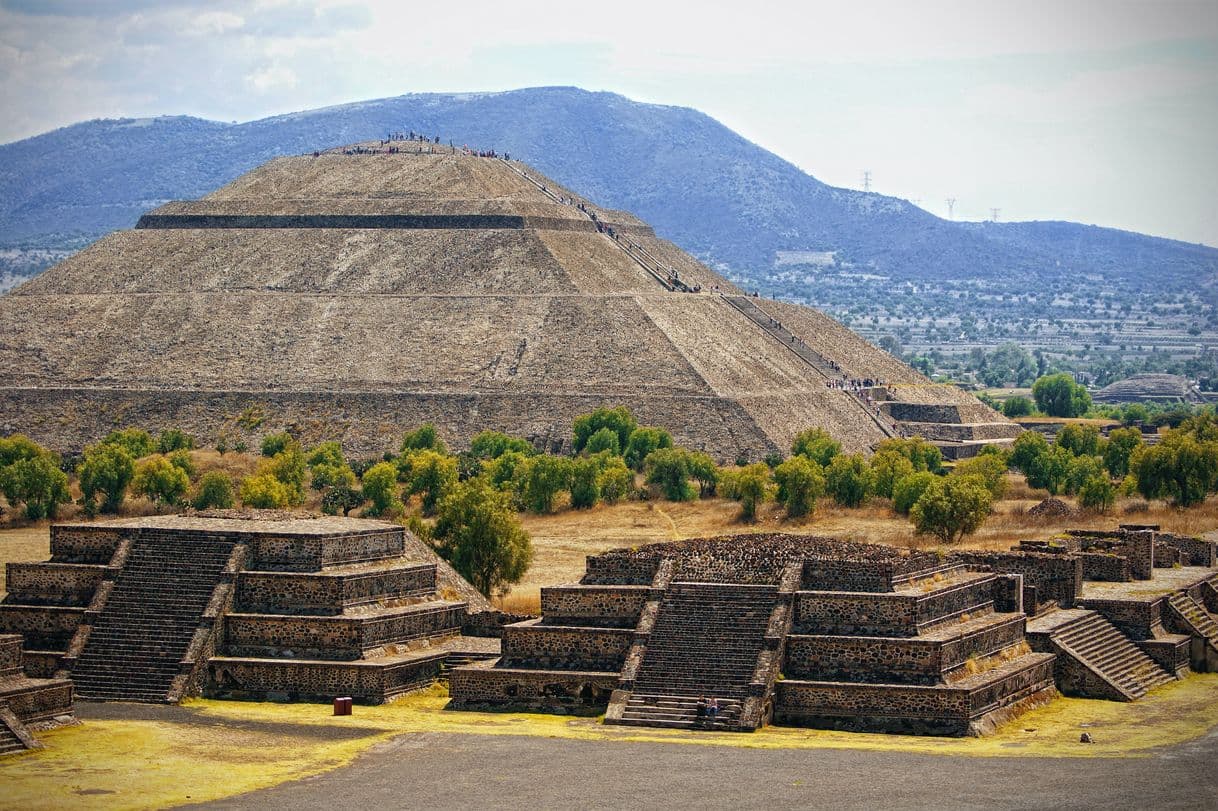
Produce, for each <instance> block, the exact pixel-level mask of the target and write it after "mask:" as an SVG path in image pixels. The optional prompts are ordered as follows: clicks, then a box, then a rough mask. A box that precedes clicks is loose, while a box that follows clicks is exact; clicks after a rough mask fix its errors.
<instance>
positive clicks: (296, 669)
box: [205, 653, 445, 704]
mask: <svg viewBox="0 0 1218 811" xmlns="http://www.w3.org/2000/svg"><path fill="white" fill-rule="evenodd" d="M444 658H445V654H444V653H437V654H435V655H434V656H420V657H412V658H411V659H409V660H406V661H403V662H401V663H397V664H391V665H379V664H378V665H369V664H365V663H362V662H324V661H305V662H300V661H289V662H273V661H256V660H255V661H250V660H236V661H234V660H231V659H225V658H220V659H212V660H211V661H210V662H209V663H208V665H207V678H206V680H205V694H206V695H208V696H212V697H216V698H239V699H240V698H244V699H271V700H280V701H330V700H331V699H333V698H334V697H335V696H351V697H352V698H354V699H355V700H356V701H360V702H366V703H370V704H380V703H382V702H384V701H387V700H390V699H392V698H394V697H396V696H398V695H401V694H402V693H405V692H408V691H410V690H414V689H416V688H419V687H425V686H427V685H428V684H431V683H433V682H435V681H436V679H438V678H439V676H440V671H441V669H442V665H443V662H444Z"/></svg>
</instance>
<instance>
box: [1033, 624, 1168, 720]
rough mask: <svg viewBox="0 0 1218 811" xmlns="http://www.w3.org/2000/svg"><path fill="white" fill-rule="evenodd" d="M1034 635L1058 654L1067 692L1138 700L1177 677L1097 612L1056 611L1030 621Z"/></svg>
mask: <svg viewBox="0 0 1218 811" xmlns="http://www.w3.org/2000/svg"><path fill="white" fill-rule="evenodd" d="M1028 638H1029V640H1031V642H1032V644H1033V646H1034V647H1035V648H1036V649H1038V650H1043V651H1046V652H1049V651H1051V652H1053V653H1056V654H1057V655H1058V661H1057V671H1058V684H1059V685H1061V687H1062V689H1063V691H1064V692H1067V693H1075V694H1077V695H1087V696H1091V697H1105V698H1109V699H1112V700H1115V701H1135V700H1137V699H1139V698H1141V697H1142V696H1144V695H1146V693H1147V692H1148V691H1149V690H1151V689H1153V688H1155V687H1158V686H1159V685H1161V684H1166V683H1167V682H1169V681H1172V680H1173V676H1172V675H1171V674H1169V673H1168V672H1167V671H1165V670H1164V669H1163V668H1161V667H1159V665H1157V664H1155V662H1154V660H1153V659H1151V658H1150V657H1149V656H1147V655H1146V653H1145V652H1144V651H1143V650H1142V649H1141V648H1139V647H1138V646H1137V645H1135V644H1133V642H1131V641H1130V640H1129V638H1128V637H1126V636H1125V635H1124V634H1123V633H1121V631H1120V630H1119V629H1118V628H1117V627H1116V626H1115V625H1113V624H1112V623H1111V622H1109V621H1108V620H1107V619H1105V618H1104V616H1103V615H1102V614H1100V613H1099V612H1097V611H1086V610H1082V609H1066V610H1061V611H1054V612H1050V613H1049V614H1047V615H1045V616H1043V617H1038V618H1036V619H1034V620H1032V621H1030V622H1029V623H1028Z"/></svg>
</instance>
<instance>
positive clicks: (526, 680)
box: [448, 664, 618, 713]
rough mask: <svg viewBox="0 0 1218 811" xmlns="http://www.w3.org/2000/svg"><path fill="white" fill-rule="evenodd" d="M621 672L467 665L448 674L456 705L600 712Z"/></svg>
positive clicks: (454, 704) (450, 689)
mask: <svg viewBox="0 0 1218 811" xmlns="http://www.w3.org/2000/svg"><path fill="white" fill-rule="evenodd" d="M617 682H618V674H616V673H598V672H595V671H577V670H570V671H559V670H525V669H521V668H496V667H490V666H487V665H482V664H479V665H467V666H465V667H457V668H453V670H451V671H450V672H449V674H448V690H449V694H450V695H451V696H452V702H451V704H450V706H452V707H454V708H477V707H516V708H520V709H529V710H545V711H547V712H561V711H564V710H565V711H571V712H587V713H591V712H597V711H601V710H604V708H605V707H606V706H608V704H609V697H610V696H611V695H612V694H613V691H614V689H615V688H616V687H617Z"/></svg>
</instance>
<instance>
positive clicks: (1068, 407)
mask: <svg viewBox="0 0 1218 811" xmlns="http://www.w3.org/2000/svg"><path fill="white" fill-rule="evenodd" d="M1032 397H1033V398H1034V399H1035V400H1036V407H1037V408H1039V409H1040V410H1041V411H1043V412H1044V413H1046V414H1048V415H1049V416H1050V417H1081V416H1082V415H1083V414H1086V413H1087V409H1089V408H1091V395H1090V394H1088V393H1087V389H1086V387H1084V386H1082V385H1080V384H1078V383H1075V382H1074V378H1073V377H1071V376H1070V375H1069V374H1068V373H1066V372H1058V373H1057V374H1052V375H1045V376H1044V377H1042V378H1040V379H1038V380H1037V381H1036V382H1035V383H1033V384H1032Z"/></svg>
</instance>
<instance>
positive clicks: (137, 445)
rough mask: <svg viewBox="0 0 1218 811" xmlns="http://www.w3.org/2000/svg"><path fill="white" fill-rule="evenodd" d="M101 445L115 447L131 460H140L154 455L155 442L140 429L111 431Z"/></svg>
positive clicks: (150, 435) (148, 434)
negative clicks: (124, 452) (123, 451)
mask: <svg viewBox="0 0 1218 811" xmlns="http://www.w3.org/2000/svg"><path fill="white" fill-rule="evenodd" d="M102 444H103V445H117V446H118V447H120V448H122V449H123V450H125V451H126V452H127V454H128V455H129V456H130V457H131V458H132V459H133V460H135V459H141V458H143V457H145V456H150V455H152V454H154V453H156V442H154V441H153V440H152V434H150V433H148V432H147V431H145V430H143V429H140V428H124V429H122V430H121V431H111V432H110V433H108V434H106V438H105V439H103V440H102Z"/></svg>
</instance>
